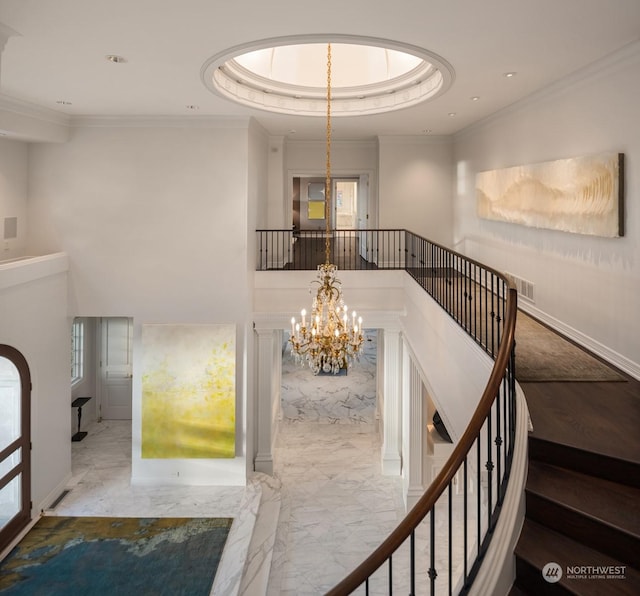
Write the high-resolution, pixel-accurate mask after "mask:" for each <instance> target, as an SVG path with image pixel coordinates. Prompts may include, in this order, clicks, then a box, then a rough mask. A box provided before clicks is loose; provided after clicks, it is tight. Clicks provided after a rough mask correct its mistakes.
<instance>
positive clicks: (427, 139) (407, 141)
mask: <svg viewBox="0 0 640 596" xmlns="http://www.w3.org/2000/svg"><path fill="white" fill-rule="evenodd" d="M378 140H379V143H380V146H383V145H391V146H396V145H452V144H453V135H426V134H423V135H419V134H415V135H380V136H379V137H378Z"/></svg>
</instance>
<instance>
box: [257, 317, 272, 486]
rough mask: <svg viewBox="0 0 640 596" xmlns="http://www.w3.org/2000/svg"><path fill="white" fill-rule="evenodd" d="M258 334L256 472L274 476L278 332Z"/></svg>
mask: <svg viewBox="0 0 640 596" xmlns="http://www.w3.org/2000/svg"><path fill="white" fill-rule="evenodd" d="M256 333H257V334H258V379H257V383H256V400H257V407H256V409H255V411H256V413H257V420H256V422H255V425H256V426H255V427H256V429H257V437H256V439H257V440H256V445H257V450H256V457H255V459H254V469H255V471H256V472H263V473H265V474H269V475H272V474H273V436H274V435H273V386H274V374H275V371H274V366H273V364H274V360H275V355H274V351H275V350H274V348H275V340H276V332H275V331H274V330H273V329H256Z"/></svg>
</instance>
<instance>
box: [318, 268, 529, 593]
mask: <svg viewBox="0 0 640 596" xmlns="http://www.w3.org/2000/svg"><path fill="white" fill-rule="evenodd" d="M500 277H501V279H503V280H504V281H505V282H506V283H507V284H508V294H507V299H506V303H505V318H504V327H503V335H502V341H501V343H500V347H499V349H498V353H497V355H496V359H495V362H494V365H493V369H492V371H491V375H490V377H489V381H488V382H487V385H486V387H485V390H484V392H483V394H482V397H481V398H480V402H479V403H478V406H477V407H476V410H475V412H474V414H473V416H472V418H471V420H470V422H469V424H468V426H467V429H466V430H465V432H464V434H463V435H462V437H461V438H460V441H458V444H457V445H456V447H455V449H454V450H453V453H452V454H451V456H450V457H449V459H448V460H447V462H446V463H445V465H444V467H443V468H442V470H441V471H440V473H439V474H438V475H437V476H436V478H435V480H434V481H433V482H432V483H431V485H430V486H429V488H428V489H427V490H426V492H425V493H424V494H423V495H422V497H420V499H419V500H418V502H417V503H416V504H415V506H414V507H413V508H412V509H411V511H409V513H408V514H407V515H406V516H405V518H404V519H403V520H402V521H401V522H400V524H399V525H398V526H397V527H396V529H395V530H394V531H393V532H391V534H390V535H389V536H388V537H387V538H386V540H384V542H382V544H380V546H379V547H378V548H377V549H376V550H375V551H373V553H371V555H369V556H368V557H367V558H366V559H365V560H364V561H363V562H362V563H361V564H360V565H359V566H358V567H356V569H354V570H353V571H352V572H351V573H350V574H349V575H348V576H347V577H345V578H344V579H343V580H342V581H341V582H340V583H339V584H337V585H336V586H334V587H333V588H332V589H331V590H329V591H328V592H327V596H346V595H347V594H351V592H353V591H354V590H355V589H356V588H358V587H359V586H360V585H362V584H363V583H364V582H365V581H366V580H367V579H368V578H369V577H370V576H371V575H372V574H373V573H374V572H375V571H376V570H377V569H378V568H379V567H380V566H381V565H382V564H383V563H384V562H385V561H387V560H388V559H389V557H390V556H392V555H393V553H394V552H395V551H396V549H397V548H398V547H399V546H400V545H402V544H403V543H404V541H405V540H407V538H409V536H410V535H411V533H412V532H413V531H414V530H415V529H416V528H417V527H418V524H420V522H422V520H423V519H424V518H425V517H426V515H427V514H428V513H429V512H430V511H431V509H433V507H434V506H435V504H436V502H437V501H438V499H439V498H440V497H441V496H442V495H443V494H444V491H445V490H446V489H447V487H448V486H449V485H450V483H451V482H452V480H453V477H454V476H455V474H456V473H457V471H458V469H459V468H460V467H461V466H462V464H463V462H464V460H465V459H466V457H467V455H468V453H469V452H470V450H471V448H472V446H473V444H474V442H475V440H476V439H477V437H478V436H479V434H480V431H481V429H482V426H483V425H484V422H485V420H486V418H487V416H488V415H489V413H490V411H491V407H492V405H493V403H494V400H495V398H496V395H498V393H499V391H500V385H501V384H502V382H503V379H504V374H505V370H507V367H508V365H509V362H510V359H511V353H512V350H513V346H514V342H515V329H516V314H517V292H516V290H515V288H514V287H513V285H512V284H511V283H510V282H508V281H507V280H506V279H505V278H504V276H503V275H500Z"/></svg>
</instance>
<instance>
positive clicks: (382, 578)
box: [257, 230, 517, 596]
mask: <svg viewBox="0 0 640 596" xmlns="http://www.w3.org/2000/svg"><path fill="white" fill-rule="evenodd" d="M257 234H258V255H257V258H258V263H257V269H259V270H267V269H290V270H299V269H315V268H316V267H317V265H318V264H320V263H322V262H324V259H325V254H324V249H325V235H324V233H323V232H293V231H290V230H258V232H257ZM331 234H332V238H331V251H332V252H331V262H332V263H335V264H336V265H338V267H339V268H340V269H347V270H348V269H371V270H375V269H403V270H405V271H406V272H407V273H408V274H409V275H411V277H413V279H414V280H415V281H416V282H417V283H418V284H419V285H420V286H421V287H422V288H423V289H424V290H425V291H426V292H427V293H428V294H429V295H430V296H431V297H432V298H433V299H434V300H435V301H436V302H437V303H438V304H439V305H440V306H441V307H442V308H443V309H444V310H445V311H446V312H447V313H448V314H449V315H450V316H451V317H452V318H453V319H454V320H455V321H456V322H457V323H458V324H459V325H460V327H462V329H464V330H465V332H466V333H468V334H469V335H470V336H471V337H472V338H473V339H474V341H476V342H477V343H478V344H479V345H480V346H482V348H483V349H484V350H485V351H486V352H487V353H488V354H489V355H490V356H491V357H492V358H493V360H494V366H493V369H492V372H491V375H490V378H489V381H488V383H487V386H486V387H485V389H484V392H483V394H482V396H481V398H480V400H479V403H478V406H477V408H476V410H475V412H474V414H473V416H472V417H471V421H470V422H469V425H468V426H467V429H466V430H465V432H464V433H463V435H462V437H461V438H460V440H459V441H458V443H457V444H456V446H455V449H454V451H453V453H452V455H451V456H450V457H449V459H448V460H447V462H446V464H445V465H444V466H443V468H442V470H441V472H440V473H439V474H438V475H437V476H436V478H435V479H434V481H433V482H432V483H431V485H430V486H429V488H428V489H427V491H426V492H425V493H424V495H423V496H422V497H421V498H420V500H419V501H418V502H417V503H416V505H415V506H414V507H413V508H412V509H411V511H409V513H408V514H407V516H406V517H405V518H404V520H403V521H402V522H401V523H400V525H398V527H397V528H396V529H395V530H394V531H393V532H392V533H391V534H390V535H389V536H388V537H387V538H386V540H385V541H384V542H383V543H382V544H381V545H380V546H379V547H378V548H377V549H376V550H375V551H374V552H373V553H372V554H371V555H370V556H369V557H368V558H367V559H366V560H365V561H364V562H363V563H362V564H361V565H360V566H358V567H357V568H356V569H355V570H354V571H353V572H352V573H351V574H349V575H348V576H347V577H346V578H345V579H344V580H343V581H341V582H340V583H339V584H338V585H337V586H335V587H334V588H333V589H332V590H330V591H329V592H328V594H329V595H330V596H339V595H346V594H351V593H352V592H354V591H355V590H356V589H358V588H359V587H361V586H364V590H365V593H366V594H369V593H370V592H371V593H388V594H393V593H394V591H395V592H397V593H399V594H410V595H415V594H416V593H417V586H420V587H421V589H420V592H421V593H428V594H431V595H434V594H466V593H468V591H469V590H470V588H471V585H472V583H473V580H474V578H475V576H476V575H477V573H478V570H479V568H480V564H481V562H482V560H483V557H484V555H485V553H486V551H487V549H488V547H489V543H490V541H491V537H492V534H493V530H494V529H495V526H496V524H497V522H498V517H499V515H500V510H501V506H502V503H503V501H504V497H505V493H506V489H507V484H508V481H509V475H510V471H511V463H512V459H513V451H514V444H515V428H516V400H515V395H516V392H515V352H514V348H515V339H514V334H515V321H516V309H517V295H516V291H515V289H514V288H513V286H512V285H511V284H510V282H509V281H508V280H507V279H506V278H505V276H504V275H503V274H501V273H499V272H497V271H494V270H493V269H491V268H489V267H486V266H484V265H482V264H481V263H478V262H476V261H474V260H472V259H469V258H467V257H465V256H463V255H461V254H458V253H456V252H454V251H451V250H449V249H447V248H445V247H442V246H440V245H438V244H435V243H433V242H430V241H429V240H426V239H424V238H422V237H420V236H417V235H416V234H413V233H411V232H408V231H406V230H334V231H332V232H331ZM454 518H455V522H456V523H454ZM436 524H438V525H440V526H441V527H444V528H446V532H445V533H446V536H445V537H444V538H439V539H438V540H436V532H435V527H436ZM436 561H438V564H436ZM425 586H426V587H427V588H426V589H425V588H424V587H425Z"/></svg>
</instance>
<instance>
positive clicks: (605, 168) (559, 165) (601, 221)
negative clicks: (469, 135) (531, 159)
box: [476, 153, 624, 237]
mask: <svg viewBox="0 0 640 596" xmlns="http://www.w3.org/2000/svg"><path fill="white" fill-rule="evenodd" d="M623 163H624V162H623V155H622V154H621V153H604V154H599V155H593V156H586V157H576V158H572V159H560V160H556V161H549V162H544V163H538V164H533V165H524V166H516V167H512V168H504V169H500V170H490V171H487V172H479V173H478V174H477V175H476V196H477V209H478V216H479V217H482V218H484V219H492V220H497V221H506V222H510V223H516V224H522V225H525V226H530V227H535V228H547V229H552V230H562V231H565V232H574V233H577V234H591V235H596V236H607V237H616V236H622V235H623V234H624V230H623V222H624V218H623V200H622V195H623Z"/></svg>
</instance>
